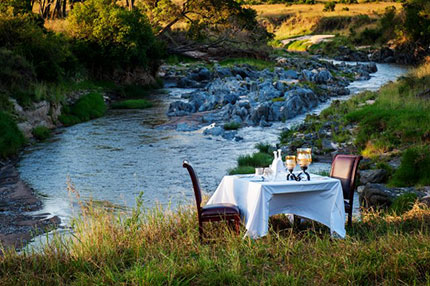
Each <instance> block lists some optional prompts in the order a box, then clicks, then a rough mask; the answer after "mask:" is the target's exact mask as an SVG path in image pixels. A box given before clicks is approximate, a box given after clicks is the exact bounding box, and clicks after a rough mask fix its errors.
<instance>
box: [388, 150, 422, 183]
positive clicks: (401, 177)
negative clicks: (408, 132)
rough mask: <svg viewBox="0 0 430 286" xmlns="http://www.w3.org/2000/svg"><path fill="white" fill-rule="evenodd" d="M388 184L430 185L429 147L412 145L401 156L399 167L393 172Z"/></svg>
mask: <svg viewBox="0 0 430 286" xmlns="http://www.w3.org/2000/svg"><path fill="white" fill-rule="evenodd" d="M390 185H393V186H397V187H408V186H414V185H423V186H428V185H430V147H429V146H422V147H412V148H409V149H407V150H406V151H405V152H404V153H403V156H402V161H401V164H400V167H399V168H398V169H397V170H396V171H395V172H394V175H393V178H392V179H391V180H390Z"/></svg>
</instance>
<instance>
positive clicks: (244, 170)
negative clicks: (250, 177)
mask: <svg viewBox="0 0 430 286" xmlns="http://www.w3.org/2000/svg"><path fill="white" fill-rule="evenodd" d="M254 173H255V168H254V167H251V166H239V167H236V168H234V169H230V170H228V174H229V175H237V174H254Z"/></svg>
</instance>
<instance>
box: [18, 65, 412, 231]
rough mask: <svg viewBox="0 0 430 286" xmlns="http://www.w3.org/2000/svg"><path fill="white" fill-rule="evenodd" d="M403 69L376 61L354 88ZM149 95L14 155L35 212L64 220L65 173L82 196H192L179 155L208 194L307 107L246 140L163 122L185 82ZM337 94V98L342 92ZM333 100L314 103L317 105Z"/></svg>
mask: <svg viewBox="0 0 430 286" xmlns="http://www.w3.org/2000/svg"><path fill="white" fill-rule="evenodd" d="M406 71H407V69H406V68H405V67H400V66H395V65H387V64H378V72H377V73H375V74H372V78H371V79H370V80H369V81H360V82H353V83H352V84H351V85H350V89H351V91H352V92H351V93H352V94H354V93H357V92H361V91H364V90H377V89H379V88H380V87H381V86H382V85H383V84H385V83H387V82H388V81H390V80H395V79H396V78H398V77H399V76H401V75H402V74H404V73H405V72H406ZM166 91H167V92H168V94H166V93H165V92H159V93H157V92H154V94H153V95H151V98H152V100H153V101H154V103H155V104H154V107H153V108H150V109H145V110H131V111H130V110H129V111H109V112H108V114H107V115H106V116H105V117H103V118H99V119H96V120H93V121H90V122H86V123H82V124H78V125H75V126H72V127H69V128H63V129H60V130H58V131H59V132H58V133H57V134H56V135H55V136H53V137H52V138H51V139H50V140H49V141H47V142H44V143H39V144H36V145H33V146H31V147H29V148H27V149H26V150H25V152H24V154H23V155H22V159H21V161H20V163H19V166H18V168H19V171H20V173H21V176H22V178H23V179H24V180H25V181H27V182H28V183H29V184H30V185H31V186H32V187H33V188H34V189H35V190H36V191H37V193H38V194H39V195H40V196H41V197H42V200H43V203H44V208H43V210H42V211H40V212H44V213H46V212H48V213H51V214H52V215H58V216H59V217H60V218H61V219H62V221H63V225H67V224H68V222H69V220H70V218H71V216H72V215H73V211H72V210H73V209H74V207H73V204H72V203H71V202H72V201H73V200H71V198H70V196H69V194H68V192H67V188H66V186H67V180H68V178H70V181H71V182H72V183H73V184H74V185H75V186H76V189H77V190H78V191H79V193H80V195H81V199H83V200H88V199H93V200H94V201H95V202H97V203H100V204H106V205H109V206H114V207H119V208H123V207H132V206H134V204H135V199H136V196H137V195H138V194H139V193H140V192H143V200H144V204H145V205H146V206H148V207H151V206H154V204H156V203H160V204H162V205H167V204H172V205H173V206H175V205H178V204H186V203H189V202H192V200H193V199H194V196H193V192H192V189H191V182H190V178H189V176H188V173H187V172H186V170H185V169H183V168H182V161H183V160H184V159H187V160H189V161H190V162H192V164H193V165H194V167H195V169H196V171H197V174H198V176H199V178H200V181H201V185H202V188H203V189H204V191H205V192H206V193H207V194H209V195H210V194H211V193H212V192H213V191H214V190H215V189H216V187H217V185H218V183H219V182H220V181H221V179H222V177H223V176H224V175H226V173H227V170H228V169H229V168H233V167H235V165H236V159H237V157H238V156H239V155H243V154H250V153H252V152H254V151H255V148H254V146H255V144H256V143H259V142H268V143H272V144H274V143H276V142H277V141H278V136H279V133H280V131H281V130H282V128H285V127H290V126H292V125H295V124H299V123H300V122H301V121H302V120H303V119H304V117H305V115H302V116H298V117H296V118H293V119H291V120H288V121H287V122H285V123H276V124H274V125H273V126H272V127H268V128H261V127H247V128H243V129H240V130H239V136H242V137H243V138H244V140H243V141H240V142H235V141H227V140H224V139H222V138H217V137H212V138H211V137H207V136H203V134H202V130H198V131H193V132H180V131H176V130H166V129H165V128H161V127H160V125H161V124H164V123H167V122H168V120H169V119H168V118H167V116H166V111H167V109H168V106H169V103H170V102H172V101H173V100H177V99H178V98H179V97H180V95H181V94H182V93H184V92H189V90H185V89H176V88H170V89H166ZM347 98H348V97H342V98H338V99H347ZM329 104H330V101H329V102H326V103H324V104H322V105H320V106H318V107H317V108H316V109H315V110H313V111H311V112H313V113H319V112H320V111H321V110H323V109H324V108H326V107H327V106H328V105H329ZM329 167H330V166H329V165H328V164H318V163H315V164H313V165H311V167H310V171H311V172H318V171H321V170H328V169H329Z"/></svg>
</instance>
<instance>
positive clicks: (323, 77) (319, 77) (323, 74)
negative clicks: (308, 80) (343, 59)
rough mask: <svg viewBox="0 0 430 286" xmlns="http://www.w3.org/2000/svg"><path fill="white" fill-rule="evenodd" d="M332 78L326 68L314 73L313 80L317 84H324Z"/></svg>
mask: <svg viewBox="0 0 430 286" xmlns="http://www.w3.org/2000/svg"><path fill="white" fill-rule="evenodd" d="M332 80H333V76H332V75H331V73H330V72H329V71H328V70H326V69H323V70H321V71H320V72H319V73H317V74H316V75H315V78H314V81H315V82H316V83H318V84H326V83H328V82H331V81H332Z"/></svg>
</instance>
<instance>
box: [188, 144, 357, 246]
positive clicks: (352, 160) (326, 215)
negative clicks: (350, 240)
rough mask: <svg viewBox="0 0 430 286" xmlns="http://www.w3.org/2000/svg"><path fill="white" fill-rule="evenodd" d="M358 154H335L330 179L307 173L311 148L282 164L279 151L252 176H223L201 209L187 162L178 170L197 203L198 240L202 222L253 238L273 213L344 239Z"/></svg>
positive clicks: (264, 230) (195, 180) (263, 230)
mask: <svg viewBox="0 0 430 286" xmlns="http://www.w3.org/2000/svg"><path fill="white" fill-rule="evenodd" d="M360 160H361V156H355V155H343V154H338V155H336V156H335V157H334V159H333V161H332V165H331V170H330V175H329V176H322V175H317V174H313V173H312V172H309V167H310V165H311V163H312V149H311V148H298V149H297V154H294V155H291V154H289V155H287V156H285V158H284V160H282V155H281V150H277V151H274V152H273V161H272V164H271V165H270V166H268V167H261V168H255V173H254V174H244V175H228V176H224V177H223V179H222V180H221V182H220V184H219V185H218V187H217V189H216V190H215V192H214V193H213V195H212V196H211V197H210V199H209V201H208V202H207V204H206V205H205V206H201V204H202V194H201V188H200V183H199V180H198V177H197V174H196V172H195V170H194V168H193V167H192V166H191V164H190V163H189V162H188V161H184V162H183V167H184V168H186V169H187V170H188V172H189V174H190V177H191V181H192V184H193V189H194V194H195V198H196V204H197V215H198V220H199V233H200V237H202V236H203V235H204V223H205V222H213V221H229V222H231V223H232V224H233V225H234V228H235V230H236V232H237V233H239V228H240V225H241V224H242V225H243V226H244V227H245V228H246V232H245V237H250V238H253V239H258V238H260V237H264V236H265V235H267V234H268V232H269V218H270V216H273V215H276V214H288V215H294V216H297V217H300V218H304V219H309V220H313V221H316V222H319V223H321V224H323V225H325V226H327V227H328V228H329V229H330V233H331V235H332V237H337V238H345V236H346V229H345V222H346V216H348V220H347V223H348V225H349V226H351V225H352V208H353V195H354V184H355V177H356V173H357V170H358V165H359V162H360Z"/></svg>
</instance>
